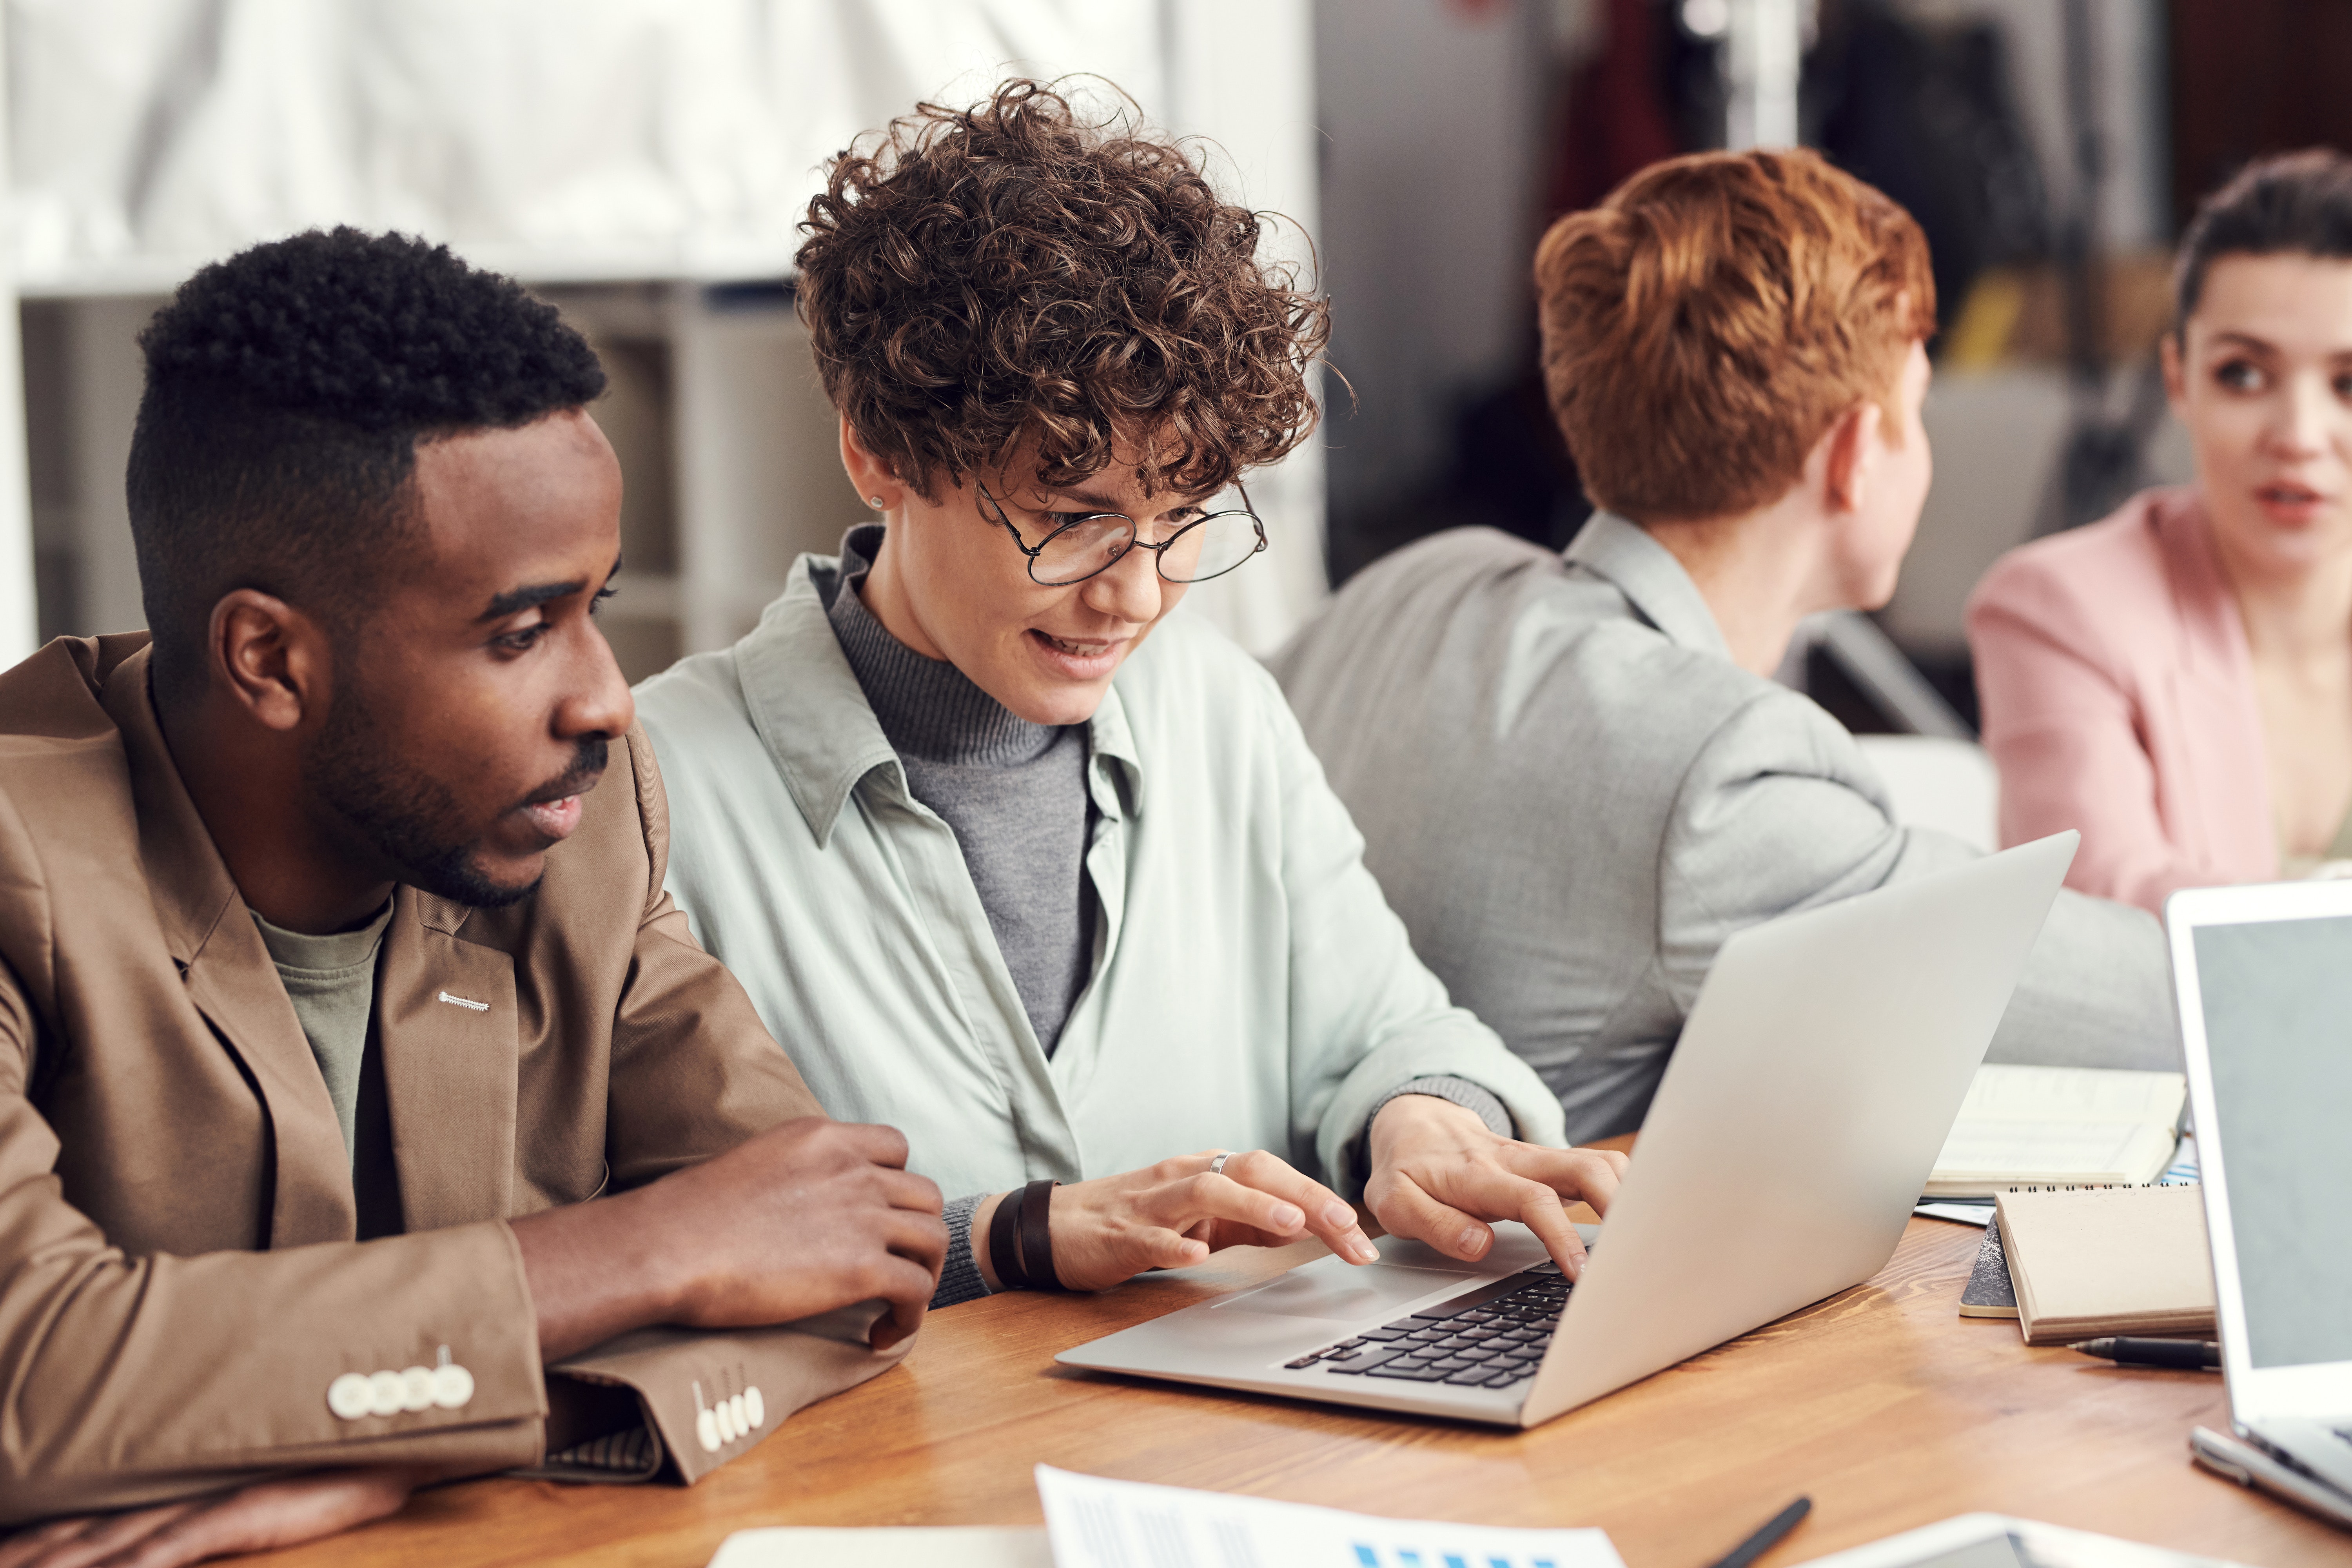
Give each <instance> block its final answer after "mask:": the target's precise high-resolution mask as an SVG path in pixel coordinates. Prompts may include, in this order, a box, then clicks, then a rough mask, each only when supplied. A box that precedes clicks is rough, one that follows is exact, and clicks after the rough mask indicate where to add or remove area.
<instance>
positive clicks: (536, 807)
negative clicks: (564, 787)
mask: <svg viewBox="0 0 2352 1568" xmlns="http://www.w3.org/2000/svg"><path fill="white" fill-rule="evenodd" d="M522 813H523V815H524V816H527V817H529V818H530V825H531V826H533V827H535V828H537V829H539V831H540V832H541V834H542V835H544V836H545V837H547V838H548V839H549V840H551V841H558V842H560V841H561V840H562V839H566V838H569V837H572V829H574V828H576V827H578V826H580V797H579V796H578V795H561V796H559V797H557V798H556V799H554V800H535V801H532V802H531V803H530V805H526V806H524V807H523V808H522Z"/></svg>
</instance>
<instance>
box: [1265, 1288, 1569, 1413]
mask: <svg viewBox="0 0 2352 1568" xmlns="http://www.w3.org/2000/svg"><path fill="white" fill-rule="evenodd" d="M1568 1291H1569V1283H1568V1281H1567V1280H1566V1279H1562V1278H1561V1277H1560V1276H1559V1274H1557V1273H1547V1274H1538V1275H1536V1276H1534V1277H1533V1278H1531V1279H1528V1282H1527V1283H1526V1284H1524V1285H1521V1286H1519V1287H1518V1288H1517V1289H1513V1290H1509V1291H1506V1292H1505V1293H1503V1294H1501V1295H1494V1296H1484V1297H1481V1296H1479V1295H1475V1294H1474V1295H1473V1296H1471V1297H1470V1298H1468V1299H1467V1300H1465V1301H1464V1302H1461V1303H1456V1302H1453V1301H1444V1302H1440V1303H1439V1304H1438V1305H1436V1306H1434V1307H1432V1308H1430V1309H1429V1310H1427V1311H1423V1312H1415V1313H1414V1314H1413V1315H1412V1317H1410V1318H1399V1319H1398V1320H1397V1321H1395V1322H1393V1323H1386V1324H1383V1325H1381V1327H1380V1328H1377V1329H1370V1330H1367V1331H1365V1332H1363V1333H1361V1334H1359V1335H1357V1336H1356V1337H1355V1338H1353V1339H1346V1340H1341V1341H1340V1342H1339V1343H1338V1344H1335V1345H1326V1346H1324V1347H1323V1348H1322V1349H1321V1350H1319V1351H1314V1352H1309V1353H1308V1354H1306V1355H1303V1356H1300V1357H1299V1358H1298V1359H1297V1360H1296V1361H1289V1362H1285V1363H1283V1365H1285V1366H1286V1367H1291V1368H1294V1369H1297V1370H1302V1371H1303V1370H1305V1369H1306V1368H1308V1367H1319V1368H1320V1369H1321V1370H1323V1371H1325V1372H1328V1373H1334V1374H1336V1375H1339V1376H1346V1377H1389V1378H1395V1379H1397V1380H1399V1381H1401V1382H1404V1383H1450V1384H1454V1385H1455V1386H1456V1387H1460V1388H1508V1387H1509V1386H1510V1385H1511V1384H1515V1383H1523V1382H1525V1381H1526V1380H1527V1379H1528V1378H1531V1377H1533V1376H1534V1375H1535V1374H1536V1365H1537V1363H1539V1362H1541V1361H1542V1360H1543V1356H1544V1352H1545V1350H1546V1349H1547V1348H1549V1346H1550V1344H1551V1333H1552V1330H1554V1329H1555V1328H1557V1327H1559V1314H1560V1310H1561V1309H1562V1308H1564V1307H1566V1306H1567V1305H1568Z"/></svg>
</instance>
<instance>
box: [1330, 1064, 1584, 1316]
mask: <svg viewBox="0 0 2352 1568" xmlns="http://www.w3.org/2000/svg"><path fill="white" fill-rule="evenodd" d="M1370 1152H1371V1159H1372V1177H1371V1180H1370V1181H1369V1182H1367V1183H1366V1184H1364V1203H1365V1206H1366V1207H1368V1208H1370V1210H1371V1211H1372V1214H1373V1215H1374V1216H1375V1217H1377V1218H1378V1219H1379V1220H1380V1222H1381V1226H1383V1227H1384V1228H1385V1229H1386V1230H1387V1231H1388V1232H1389V1234H1390V1235H1391V1236H1402V1237H1412V1238H1413V1239H1415V1240H1419V1241H1425V1242H1427V1243H1428V1244H1429V1245H1430V1246H1432V1247H1435V1248H1437V1250H1438V1251H1440V1252H1443V1253H1444V1254H1445V1255H1446V1256H1447V1257H1449V1258H1461V1259H1462V1260H1463V1261H1464V1262H1465V1263H1475V1262H1476V1261H1477V1260H1478V1259H1479V1258H1484V1257H1485V1256H1486V1249H1487V1248H1488V1247H1492V1246H1494V1244H1495V1233H1494V1231H1493V1230H1491V1229H1489V1228H1488V1227H1487V1226H1486V1224H1485V1222H1486V1221H1487V1220H1495V1219H1515V1220H1517V1221H1519V1222H1520V1223H1521V1224H1523V1225H1525V1226H1527V1227H1528V1229H1529V1230H1532V1231H1534V1232H1535V1233H1536V1235H1537V1236H1538V1237H1540V1238H1541V1239H1542V1241H1543V1244H1544V1249H1545V1250H1546V1251H1547V1252H1549V1253H1550V1254H1551V1256H1552V1261H1554V1262H1555V1263H1558V1264H1559V1267H1560V1272H1562V1273H1563V1274H1566V1275H1567V1276H1568V1277H1569V1278H1570V1279H1576V1278H1577V1277H1578V1276H1579V1275H1580V1274H1582V1273H1583V1272H1584V1241H1583V1238H1582V1237H1579V1236H1578V1235H1577V1234H1576V1226H1573V1225H1571V1224H1570V1223H1569V1218H1568V1215H1567V1212H1566V1211H1565V1210H1564V1209H1563V1208H1562V1207H1561V1204H1562V1201H1563V1200H1574V1199H1581V1200H1582V1201H1583V1202H1585V1203H1588V1204H1591V1205H1592V1207H1593V1210H1594V1212H1596V1213H1600V1214H1606V1213H1608V1212H1609V1200H1610V1199H1611V1198H1612V1197H1614V1196H1616V1194H1617V1184H1618V1182H1619V1181H1620V1180H1622V1178H1623V1176H1624V1174H1625V1156H1624V1155H1622V1154H1620V1153H1618V1152H1616V1151H1614V1150H1610V1149H1545V1148H1541V1147H1538V1145H1536V1144H1533V1143H1521V1142H1517V1141H1516V1140H1514V1139H1509V1138H1500V1137H1497V1136H1496V1135H1495V1134H1494V1133H1492V1132H1489V1131H1486V1123H1485V1122H1483V1121H1479V1120H1478V1117H1477V1113H1476V1112H1475V1111H1471V1110H1464V1109H1463V1108H1462V1107H1461V1106H1458V1105H1455V1104H1454V1103H1452V1102H1451V1101H1448V1100H1440V1099H1438V1098H1437V1097H1436V1096H1434V1095H1428V1094H1406V1095H1400V1096H1398V1097H1397V1098H1396V1099H1394V1100H1390V1101H1389V1102H1388V1103H1387V1104H1386V1105H1384V1106H1382V1107H1381V1113H1380V1114H1379V1115H1378V1116H1376V1117H1374V1118H1373V1119H1372V1131H1371V1151H1370Z"/></svg>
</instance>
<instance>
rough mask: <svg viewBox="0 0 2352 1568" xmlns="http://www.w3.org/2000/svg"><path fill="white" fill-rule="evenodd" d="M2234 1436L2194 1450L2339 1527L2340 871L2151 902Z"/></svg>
mask: <svg viewBox="0 0 2352 1568" xmlns="http://www.w3.org/2000/svg"><path fill="white" fill-rule="evenodd" d="M2164 918H2165V924H2166V926H2167V927H2168V929H2169V931H2170V932H2171V937H2172V974H2173V985H2174V987H2175V990H2176V992H2177V994H2178V995H2179V1003H2180V1036H2181V1045H2182V1047H2183V1050H2184V1051H2185V1053H2186V1055H2187V1057H2188V1058H2189V1105H2190V1107H2191V1108H2192V1110H2194V1111H2195V1113H2196V1118H2197V1156H2198V1161H2199V1163H2200V1166H2201V1168H2202V1172H2203V1180H2204V1196H2205V1228H2206V1234H2207V1236H2208V1237H2209V1238H2210V1241H2211V1243H2212V1249H2213V1286H2214V1291H2213V1295H2214V1306H2215V1308H2216V1313H2217V1316H2218V1317H2219V1319H2220V1321H2221V1369H2222V1372H2223V1373H2224V1375H2226V1376H2227V1377H2228V1379H2229V1384H2230V1419H2231V1425H2232V1426H2234V1428H2235V1431H2236V1436H2237V1438H2238V1439H2239V1441H2237V1442H2234V1443H2233V1442H2231V1441H2230V1440H2229V1439H2228V1438H2226V1437H2224V1436H2221V1434H2217V1433H2212V1432H2207V1431H2203V1430H2202V1429H2200V1432H2199V1434H2198V1438H2197V1440H2196V1442H2195V1443H2194V1444H2193V1445H2192V1447H2194V1449H2195V1451H2196V1452H2197V1455H2198V1458H2200V1460H2202V1461H2204V1462H2205V1463H2207V1464H2208V1465H2209V1466H2210V1468H2216V1469H2221V1470H2222V1471H2223V1472H2224V1473H2227V1474H2229V1475H2231V1478H2232V1479H2239V1480H2245V1481H2251V1482H2254V1483H2256V1484H2260V1485H2263V1486H2264V1487H2266V1488H2267V1489H2271V1490H2273V1491H2276V1492H2279V1493H2281V1494H2282V1495H2284V1496H2286V1497H2288V1498H2290V1499H2291V1500H2294V1501H2296V1502H2299V1503H2301V1504H2303V1505H2304V1506H2305V1507H2306V1508H2310V1509H2312V1510H2315V1511H2318V1512H2321V1513H2323V1514H2325V1515H2326V1516H2328V1517H2330V1518H2332V1519H2334V1520H2336V1521H2337V1522H2341V1523H2352V882H2290V883H2284V884H2282V885H2278V886H2272V887H2253V888H2208V889H2197V890H2195V891H2191V892H2184V893H2176V894H2174V895H2173V897H2172V898H2171V899H2170V900H2168V902H2167V903H2166V905H2165V910H2164Z"/></svg>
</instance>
